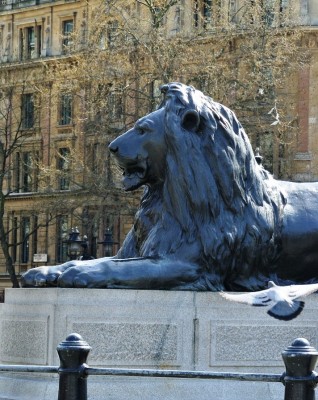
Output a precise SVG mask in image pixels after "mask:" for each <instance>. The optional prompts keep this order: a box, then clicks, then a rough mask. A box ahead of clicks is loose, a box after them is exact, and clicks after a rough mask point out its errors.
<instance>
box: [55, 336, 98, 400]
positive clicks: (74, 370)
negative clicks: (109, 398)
mask: <svg viewBox="0 0 318 400" xmlns="http://www.w3.org/2000/svg"><path fill="white" fill-rule="evenodd" d="M90 350H91V348H90V346H89V345H88V344H87V343H86V342H85V341H84V340H83V339H82V337H81V336H80V335H78V334H77V333H71V334H70V335H69V336H67V338H66V339H65V340H64V341H63V342H62V343H60V344H59V345H58V346H57V352H58V355H59V357H60V368H59V375H60V382H59V394H58V400H87V379H86V375H85V368H86V367H87V365H86V359H87V356H88V353H89V351H90Z"/></svg>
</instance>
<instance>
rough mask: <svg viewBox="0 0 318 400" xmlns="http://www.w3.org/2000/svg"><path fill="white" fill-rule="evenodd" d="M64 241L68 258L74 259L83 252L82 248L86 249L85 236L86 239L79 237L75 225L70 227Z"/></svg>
mask: <svg viewBox="0 0 318 400" xmlns="http://www.w3.org/2000/svg"><path fill="white" fill-rule="evenodd" d="M65 243H67V247H68V248H67V255H68V256H69V258H70V260H76V259H77V258H79V257H80V255H81V254H82V253H83V250H85V248H86V249H87V238H86V240H82V239H81V237H80V232H79V230H78V229H77V227H75V228H72V229H71V232H70V234H69V238H68V240H65Z"/></svg>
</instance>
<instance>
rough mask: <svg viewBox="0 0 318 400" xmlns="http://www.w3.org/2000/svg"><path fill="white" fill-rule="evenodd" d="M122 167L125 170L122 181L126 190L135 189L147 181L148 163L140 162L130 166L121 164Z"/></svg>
mask: <svg viewBox="0 0 318 400" xmlns="http://www.w3.org/2000/svg"><path fill="white" fill-rule="evenodd" d="M120 168H121V169H122V171H123V179H122V183H123V185H124V189H125V190H126V191H131V190H135V189H137V188H139V187H140V186H141V185H143V184H144V183H145V182H146V178H147V165H146V163H138V164H135V165H130V166H123V165H120Z"/></svg>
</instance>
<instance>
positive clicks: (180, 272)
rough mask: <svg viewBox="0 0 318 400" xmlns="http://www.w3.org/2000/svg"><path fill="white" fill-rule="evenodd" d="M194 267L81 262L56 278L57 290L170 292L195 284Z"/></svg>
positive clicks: (147, 261)
mask: <svg viewBox="0 0 318 400" xmlns="http://www.w3.org/2000/svg"><path fill="white" fill-rule="evenodd" d="M199 276H200V268H199V267H198V266H197V265H194V264H189V263H186V262H182V261H177V260H169V259H160V258H130V259H111V258H103V259H97V260H90V261H87V262H85V261H83V262H81V264H78V265H76V266H74V267H72V268H69V269H67V270H66V271H65V272H64V273H63V274H61V275H60V277H59V278H58V286H60V287H77V288H113V289H114V288H122V289H172V288H180V287H181V286H182V284H184V285H187V284H188V283H189V282H194V281H196V280H197V279H198V278H199Z"/></svg>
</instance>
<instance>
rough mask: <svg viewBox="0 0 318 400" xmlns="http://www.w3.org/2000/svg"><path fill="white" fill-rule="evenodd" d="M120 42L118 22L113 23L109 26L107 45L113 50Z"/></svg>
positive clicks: (109, 23)
mask: <svg viewBox="0 0 318 400" xmlns="http://www.w3.org/2000/svg"><path fill="white" fill-rule="evenodd" d="M117 41H118V21H111V22H108V24H107V44H108V47H110V48H113V47H115V45H116V42H117Z"/></svg>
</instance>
